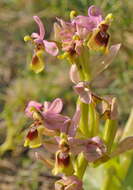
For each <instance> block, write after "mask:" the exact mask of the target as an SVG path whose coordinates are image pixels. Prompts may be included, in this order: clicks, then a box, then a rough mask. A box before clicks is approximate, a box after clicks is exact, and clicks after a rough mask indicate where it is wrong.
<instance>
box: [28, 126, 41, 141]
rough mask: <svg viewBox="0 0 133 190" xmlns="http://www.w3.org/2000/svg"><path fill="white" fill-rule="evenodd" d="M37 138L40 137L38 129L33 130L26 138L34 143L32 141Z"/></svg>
mask: <svg viewBox="0 0 133 190" xmlns="http://www.w3.org/2000/svg"><path fill="white" fill-rule="evenodd" d="M37 136H38V131H37V129H36V128H31V129H30V131H29V132H28V134H27V136H26V137H27V138H28V139H29V140H31V141H32V140H33V139H35V138H36V137H37Z"/></svg>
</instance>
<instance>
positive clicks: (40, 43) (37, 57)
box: [24, 16, 58, 73]
mask: <svg viewBox="0 0 133 190" xmlns="http://www.w3.org/2000/svg"><path fill="white" fill-rule="evenodd" d="M33 19H34V20H35V22H36V23H37V25H38V27H39V33H32V34H31V37H29V36H25V37H24V40H25V41H28V40H32V42H33V44H35V49H34V55H33V57H32V62H31V68H32V70H33V71H35V72H36V73H39V72H41V71H42V70H43V69H44V67H45V63H44V52H45V51H46V52H47V53H49V54H50V55H52V56H56V55H57V54H58V47H57V45H56V43H55V42H49V41H47V40H44V37H45V28H44V26H43V23H42V21H41V20H40V18H39V17H38V16H33Z"/></svg>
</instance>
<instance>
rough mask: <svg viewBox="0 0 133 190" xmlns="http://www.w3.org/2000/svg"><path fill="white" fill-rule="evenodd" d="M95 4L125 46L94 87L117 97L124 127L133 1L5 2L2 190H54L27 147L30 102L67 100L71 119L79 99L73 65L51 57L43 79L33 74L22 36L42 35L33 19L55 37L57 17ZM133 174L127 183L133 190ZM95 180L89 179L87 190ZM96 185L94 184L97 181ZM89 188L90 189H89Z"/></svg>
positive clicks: (131, 101)
mask: <svg viewBox="0 0 133 190" xmlns="http://www.w3.org/2000/svg"><path fill="white" fill-rule="evenodd" d="M92 4H95V5H97V6H98V7H100V8H101V9H102V11H103V13H104V15H106V14H107V13H110V12H111V13H113V15H114V22H113V23H112V26H111V28H110V34H111V44H115V43H121V44H122V47H121V50H120V52H119V54H118V56H117V58H116V59H115V61H114V62H113V64H112V65H111V66H110V67H109V69H108V70H106V72H104V73H102V74H101V75H100V76H98V78H97V79H96V80H95V81H94V82H93V84H92V86H93V87H94V88H95V91H96V92H98V93H99V94H101V95H107V94H112V95H115V96H116V97H117V98H118V102H119V113H120V118H119V125H120V127H123V126H124V124H125V122H126V120H127V118H128V115H129V113H130V110H131V108H132V106H133V98H132V96H133V85H132V82H133V14H132V11H133V1H132V0H99V1H98V0H97V1H96V0H95V1H94V0H21V1H20V0H1V1H0V111H1V113H0V116H1V117H0V144H1V146H0V190H18V189H19V190H44V189H45V190H49V189H51V188H53V183H54V181H55V180H56V177H52V175H51V173H50V172H49V171H48V170H47V169H46V168H45V167H44V166H43V165H42V164H41V163H40V162H37V161H36V162H35V158H34V150H27V149H25V148H24V147H23V142H24V135H25V133H26V129H27V127H28V125H29V121H28V120H27V118H26V117H25V115H24V109H25V107H26V104H27V102H28V101H29V100H38V101H41V102H43V101H44V100H52V99H54V98H56V97H60V98H63V100H64V105H65V106H64V108H65V109H64V113H67V114H68V115H70V116H71V115H72V114H73V112H74V105H75V101H76V95H74V93H73V89H72V86H73V84H72V83H71V81H70V79H69V76H68V72H69V64H68V63H67V62H65V61H61V60H57V59H56V58H53V57H50V56H48V55H46V70H45V71H44V72H42V73H41V74H39V75H36V74H34V73H33V72H32V71H30V69H29V60H30V58H31V55H32V48H31V47H28V46H27V45H26V44H25V43H24V41H23V37H24V36H25V35H27V34H31V33H32V32H33V31H37V26H36V24H35V23H34V21H33V18H32V16H33V15H38V16H40V17H41V19H42V20H43V22H44V25H45V28H46V38H47V39H50V38H52V37H53V34H52V32H53V29H52V24H53V23H54V22H55V21H56V17H57V16H58V17H62V18H64V19H65V20H67V19H69V13H70V11H71V10H76V11H77V12H78V13H79V14H81V13H82V14H84V15H87V9H88V7H89V6H90V5H92ZM131 171H132V169H130V172H129V174H128V176H127V179H126V181H125V182H124V185H125V190H126V189H127V190H132V189H133V185H132V178H133V175H132V173H131ZM89 172H92V173H94V175H92V176H93V179H92V180H90V178H91V175H90V174H88V175H87V176H86V178H85V180H86V184H88V188H89V187H90V188H91V189H92V190H93V189H97V190H98V188H97V185H94V186H95V188H94V187H92V186H90V183H89V181H94V184H95V183H96V179H95V172H96V169H95V170H94V171H88V173H89ZM92 183H93V182H92ZM88 188H86V190H87V189H88Z"/></svg>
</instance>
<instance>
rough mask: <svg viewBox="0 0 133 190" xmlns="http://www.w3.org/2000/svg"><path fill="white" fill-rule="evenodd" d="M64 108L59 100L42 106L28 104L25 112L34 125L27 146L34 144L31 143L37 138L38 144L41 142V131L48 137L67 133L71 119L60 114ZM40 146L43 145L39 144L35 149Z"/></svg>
mask: <svg viewBox="0 0 133 190" xmlns="http://www.w3.org/2000/svg"><path fill="white" fill-rule="evenodd" d="M62 107H63V103H62V100H61V99H59V98H57V99H55V100H54V101H53V102H47V101H46V102H44V104H40V103H38V102H36V101H31V102H29V103H28V105H27V107H26V109H25V112H26V115H27V116H28V117H30V118H32V119H33V120H34V123H33V125H32V126H31V128H30V131H29V132H28V135H27V137H26V143H25V146H28V145H29V144H33V142H31V141H33V140H37V138H38V140H37V142H38V141H39V142H40V141H41V140H40V135H39V134H40V133H39V130H41V133H44V134H46V135H48V136H49V135H55V134H58V132H66V131H67V130H68V126H69V125H70V118H69V117H67V116H63V115H61V114H60V112H61V110H62ZM34 134H35V135H34ZM31 136H32V137H31ZM34 142H35V141H34ZM34 144H36V143H34ZM40 144H41V143H37V145H34V147H35V146H39V145H40ZM32 147H33V146H32Z"/></svg>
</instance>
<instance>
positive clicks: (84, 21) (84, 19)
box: [73, 15, 97, 32]
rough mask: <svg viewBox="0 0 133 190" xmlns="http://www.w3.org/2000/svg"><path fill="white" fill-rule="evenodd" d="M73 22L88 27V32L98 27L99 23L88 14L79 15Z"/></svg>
mask: <svg viewBox="0 0 133 190" xmlns="http://www.w3.org/2000/svg"><path fill="white" fill-rule="evenodd" d="M73 23H75V24H76V25H79V26H80V27H82V28H86V29H87V30H88V32H90V31H92V30H93V29H94V28H96V27H97V23H95V22H94V20H93V19H91V18H89V17H88V16H82V15H79V16H77V17H76V18H75V19H74V20H73Z"/></svg>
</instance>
